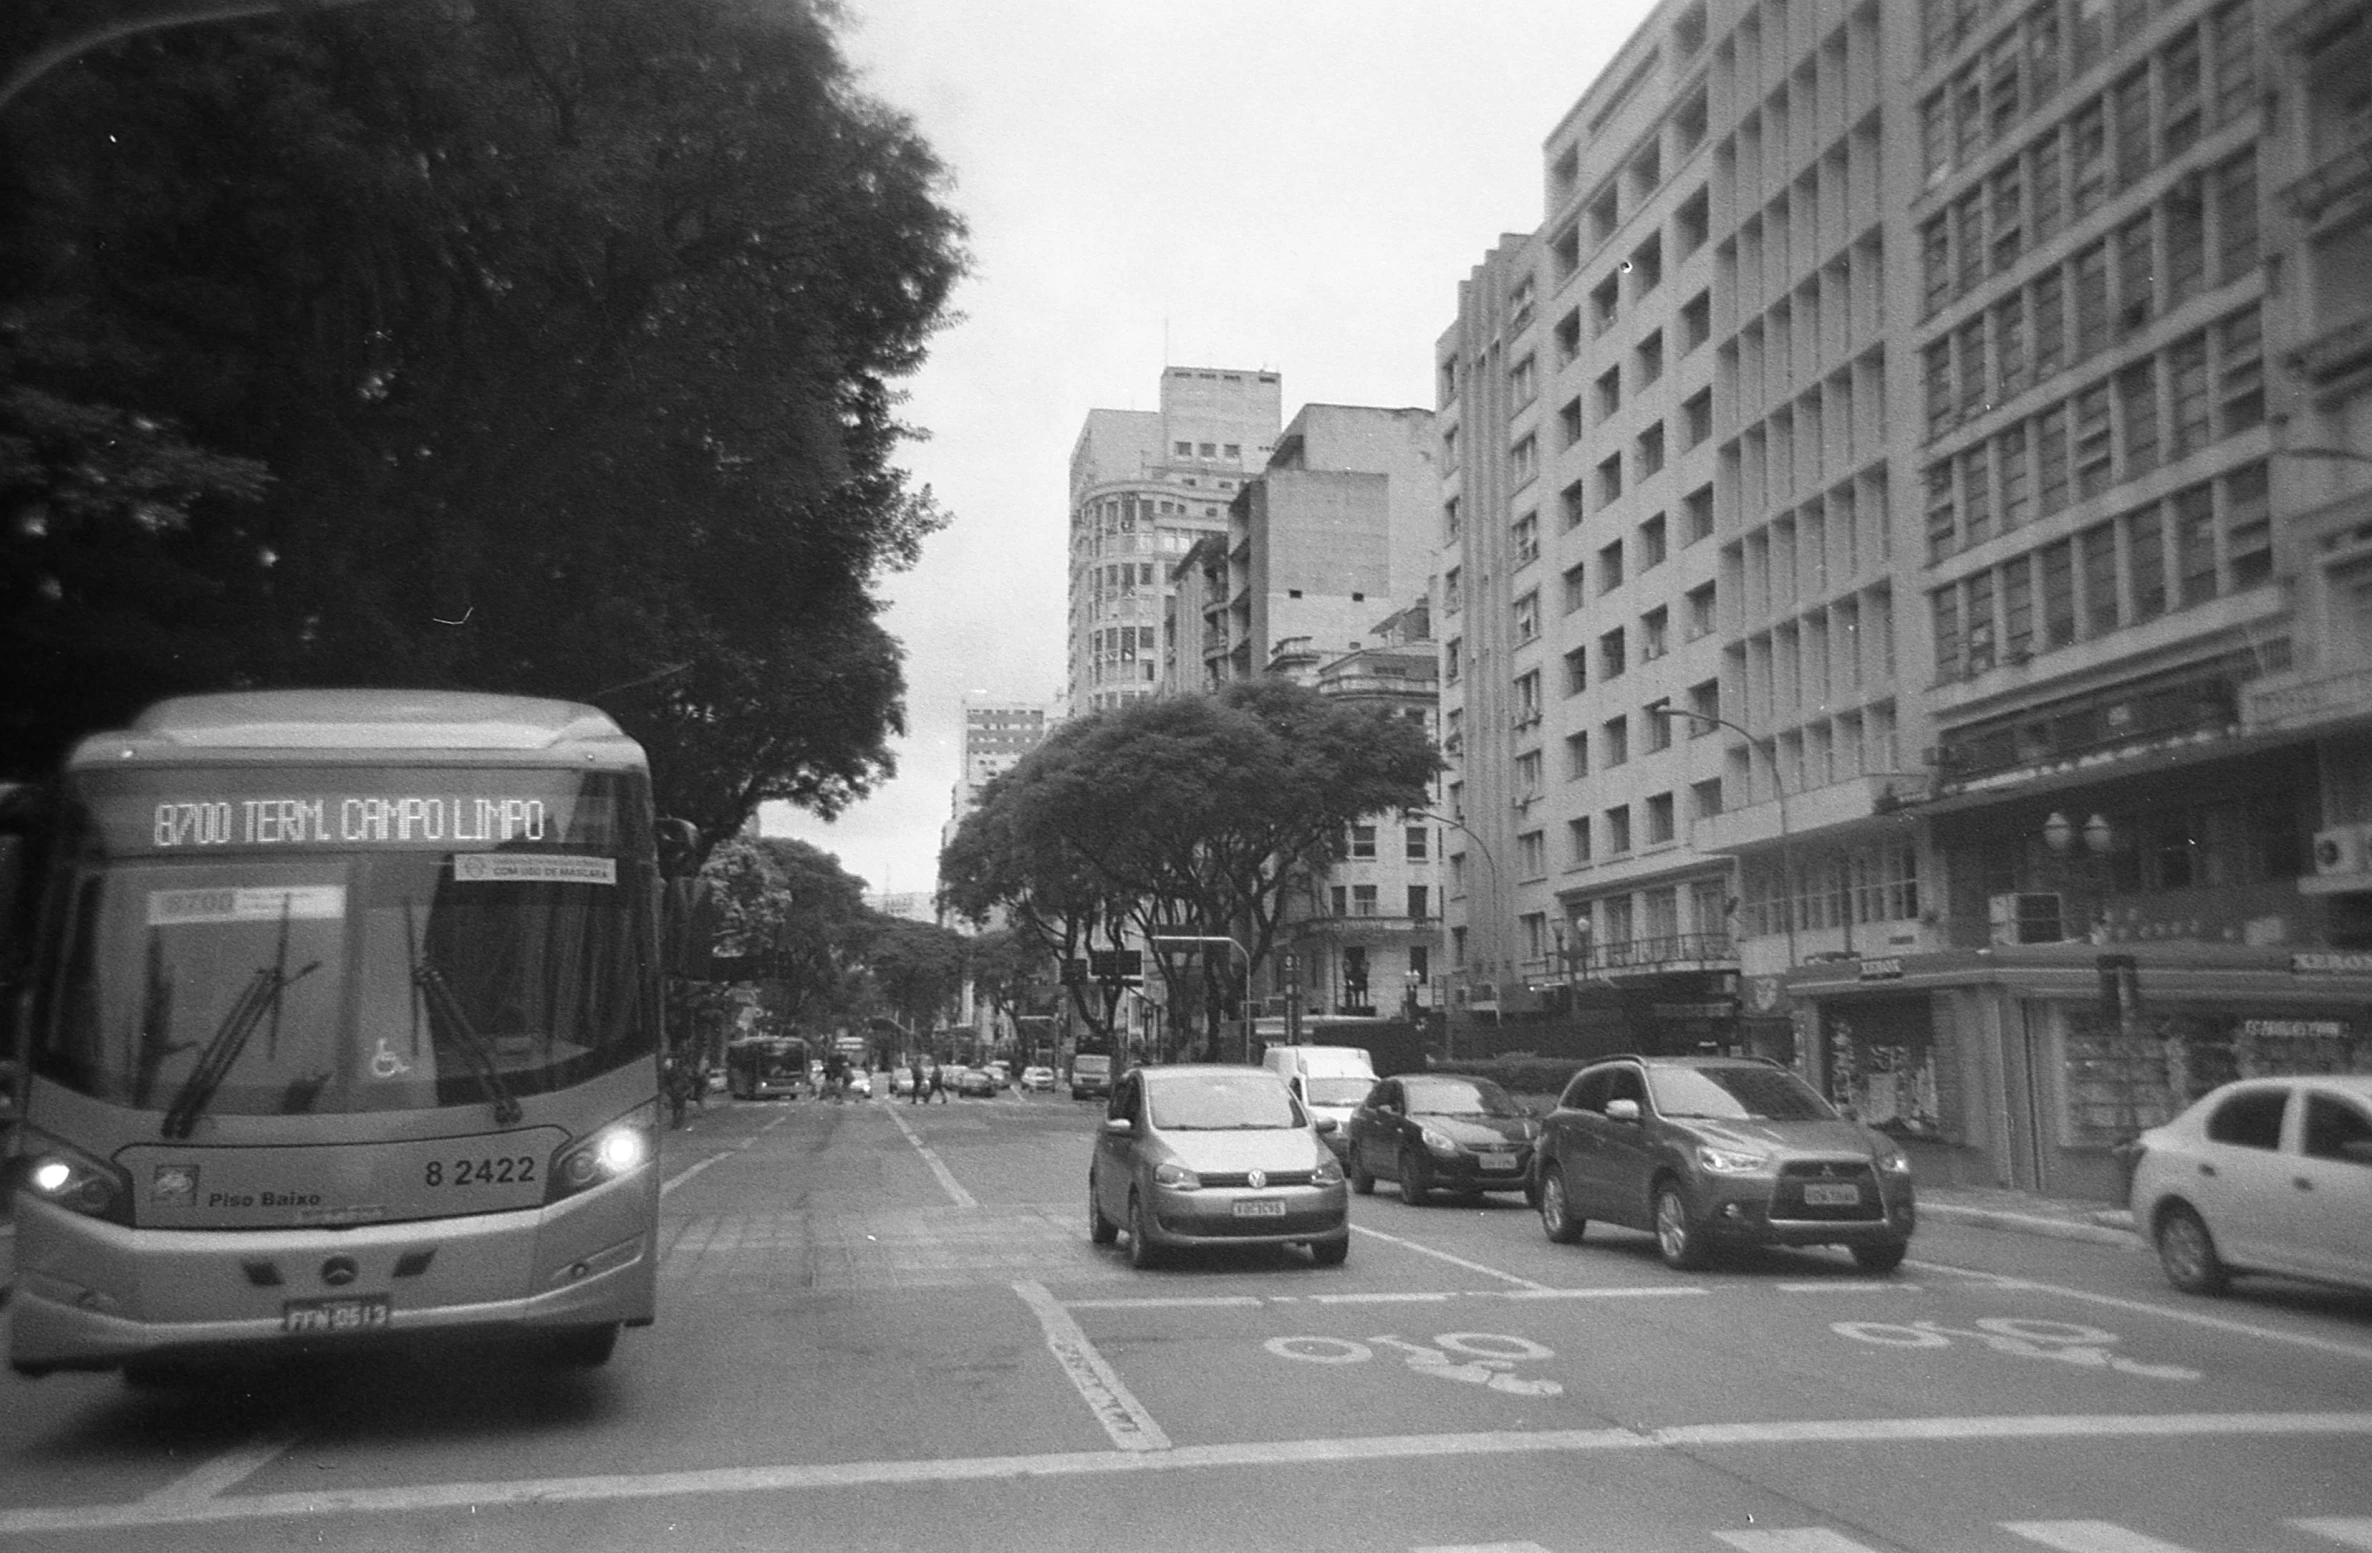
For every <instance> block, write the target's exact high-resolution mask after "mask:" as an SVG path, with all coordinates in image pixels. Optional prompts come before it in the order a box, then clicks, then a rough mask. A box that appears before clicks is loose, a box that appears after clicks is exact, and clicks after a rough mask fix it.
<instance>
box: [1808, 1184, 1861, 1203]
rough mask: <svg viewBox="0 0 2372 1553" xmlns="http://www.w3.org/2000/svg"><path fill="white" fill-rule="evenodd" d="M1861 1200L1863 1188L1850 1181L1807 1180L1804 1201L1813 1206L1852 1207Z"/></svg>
mask: <svg viewBox="0 0 2372 1553" xmlns="http://www.w3.org/2000/svg"><path fill="white" fill-rule="evenodd" d="M1860 1201H1861V1188H1860V1187H1858V1186H1855V1185H1854V1184H1853V1183H1852V1182H1850V1181H1806V1182H1805V1183H1804V1202H1805V1205H1806V1206H1808V1207H1813V1208H1851V1207H1854V1206H1856V1205H1857V1204H1859V1203H1860Z"/></svg>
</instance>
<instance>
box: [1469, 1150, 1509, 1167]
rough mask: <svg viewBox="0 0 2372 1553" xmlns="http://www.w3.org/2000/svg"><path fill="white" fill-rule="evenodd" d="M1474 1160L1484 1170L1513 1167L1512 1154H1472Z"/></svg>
mask: <svg viewBox="0 0 2372 1553" xmlns="http://www.w3.org/2000/svg"><path fill="white" fill-rule="evenodd" d="M1474 1162H1475V1163H1476V1164H1478V1165H1480V1166H1482V1168H1483V1169H1485V1170H1513V1169H1514V1168H1515V1156H1514V1155H1513V1154H1477V1155H1475V1156H1474Z"/></svg>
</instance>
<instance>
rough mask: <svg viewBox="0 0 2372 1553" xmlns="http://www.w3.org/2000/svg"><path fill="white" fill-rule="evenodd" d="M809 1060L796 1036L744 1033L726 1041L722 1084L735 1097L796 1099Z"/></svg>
mask: <svg viewBox="0 0 2372 1553" xmlns="http://www.w3.org/2000/svg"><path fill="white" fill-rule="evenodd" d="M809 1060H810V1059H809V1057H808V1049H807V1043H806V1042H805V1041H802V1040H800V1039H799V1038H798V1037H797V1036H793V1035H746V1036H743V1037H742V1038H741V1039H739V1040H737V1041H729V1042H727V1043H726V1044H725V1084H726V1087H727V1089H728V1090H730V1091H731V1093H732V1095H733V1098H734V1099H736V1100H773V1099H777V1098H780V1099H787V1100H796V1099H798V1098H799V1091H800V1090H802V1089H804V1088H806V1087H807V1083H808V1077H807V1064H808V1062H809Z"/></svg>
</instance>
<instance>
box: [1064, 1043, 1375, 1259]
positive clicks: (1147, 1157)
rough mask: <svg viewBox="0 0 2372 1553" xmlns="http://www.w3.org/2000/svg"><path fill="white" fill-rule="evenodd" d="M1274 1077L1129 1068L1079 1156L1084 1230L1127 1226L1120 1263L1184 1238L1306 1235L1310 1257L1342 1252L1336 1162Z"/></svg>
mask: <svg viewBox="0 0 2372 1553" xmlns="http://www.w3.org/2000/svg"><path fill="white" fill-rule="evenodd" d="M1333 1125H1334V1123H1333V1122H1332V1121H1330V1120H1329V1121H1321V1122H1312V1121H1311V1120H1310V1115H1309V1113H1308V1112H1307V1111H1306V1110H1304V1109H1303V1108H1302V1104H1301V1102H1300V1101H1299V1100H1297V1099H1295V1098H1294V1095H1293V1091H1292V1090H1291V1089H1290V1088H1288V1087H1287V1086H1286V1084H1285V1081H1284V1080H1283V1079H1281V1078H1279V1077H1278V1076H1277V1075H1276V1074H1274V1073H1271V1072H1269V1071H1268V1070H1267V1069H1265V1068H1252V1067H1236V1066H1216V1065H1211V1064H1205V1063H1195V1064H1189V1065H1183V1066H1179V1067H1154V1068H1132V1069H1130V1070H1129V1071H1128V1072H1127V1073H1125V1074H1123V1075H1122V1076H1121V1077H1120V1079H1119V1081H1118V1082H1117V1083H1115V1084H1114V1085H1113V1086H1112V1100H1111V1104H1110V1106H1109V1107H1108V1109H1107V1111H1106V1114H1105V1118H1104V1122H1103V1125H1102V1127H1101V1128H1100V1129H1099V1130H1098V1132H1097V1134H1096V1140H1095V1154H1094V1156H1093V1157H1092V1158H1091V1159H1090V1160H1089V1161H1088V1165H1087V1225H1088V1234H1089V1237H1090V1238H1091V1239H1093V1240H1094V1241H1095V1243H1096V1244H1097V1245H1110V1244H1111V1243H1112V1242H1113V1241H1115V1240H1117V1239H1119V1238H1120V1232H1121V1231H1122V1230H1123V1229H1126V1230H1127V1231H1128V1257H1129V1262H1130V1264H1131V1265H1132V1266H1136V1267H1148V1266H1151V1265H1153V1264H1154V1263H1155V1262H1157V1261H1158V1260H1160V1258H1161V1256H1162V1254H1163V1253H1164V1252H1166V1251H1170V1250H1180V1249H1186V1248H1189V1247H1194V1246H1275V1245H1296V1244H1301V1245H1307V1246H1308V1247H1309V1248H1310V1254H1311V1255H1312V1256H1313V1257H1315V1258H1316V1259H1317V1261H1318V1263H1319V1264H1320V1265H1321V1266H1333V1265H1336V1264H1339V1263H1340V1262H1341V1261H1342V1260H1343V1259H1344V1258H1345V1257H1346V1256H1348V1255H1349V1254H1350V1250H1351V1198H1350V1192H1349V1190H1348V1189H1347V1188H1346V1187H1345V1186H1344V1184H1343V1173H1342V1166H1341V1165H1340V1164H1339V1163H1337V1162H1336V1160H1335V1157H1334V1152H1333V1150H1332V1149H1330V1148H1328V1147H1327V1145H1326V1142H1325V1140H1324V1138H1323V1137H1322V1136H1321V1132H1322V1131H1323V1130H1325V1129H1330V1128H1332V1127H1333Z"/></svg>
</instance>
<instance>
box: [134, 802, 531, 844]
mask: <svg viewBox="0 0 2372 1553" xmlns="http://www.w3.org/2000/svg"><path fill="white" fill-rule="evenodd" d="M546 839H556V838H554V837H552V835H551V824H550V813H549V810H548V808H547V806H546V804H545V801H544V800H543V799H541V798H513V797H469V796H445V795H442V794H434V793H404V794H373V795H369V796H364V795H361V794H347V795H325V796H318V797H303V798H296V797H282V798H237V799H197V800H192V801H188V802H167V803H160V804H158V805H157V806H156V812H155V836H154V840H155V844H156V846H157V848H158V849H159V850H161V851H180V850H182V849H184V848H191V847H227V846H239V847H271V846H316V847H318V846H372V845H394V846H421V845H436V844H441V843H450V844H452V845H456V846H469V845H473V844H475V845H480V846H490V845H499V844H501V843H503V842H509V841H543V840H546Z"/></svg>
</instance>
